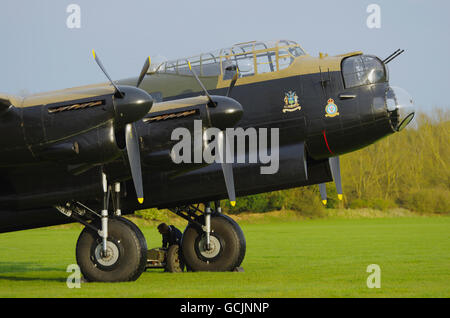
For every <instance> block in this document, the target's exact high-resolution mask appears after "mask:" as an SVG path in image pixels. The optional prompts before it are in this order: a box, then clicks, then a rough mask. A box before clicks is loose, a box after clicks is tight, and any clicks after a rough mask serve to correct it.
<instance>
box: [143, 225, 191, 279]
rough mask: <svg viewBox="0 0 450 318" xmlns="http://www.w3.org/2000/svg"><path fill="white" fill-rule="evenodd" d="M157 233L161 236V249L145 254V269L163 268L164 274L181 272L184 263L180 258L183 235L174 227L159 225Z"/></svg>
mask: <svg viewBox="0 0 450 318" xmlns="http://www.w3.org/2000/svg"><path fill="white" fill-rule="evenodd" d="M158 231H159V233H160V234H161V235H162V247H161V248H154V249H151V250H149V251H148V252H147V268H164V270H165V271H166V272H182V271H183V270H184V263H183V261H182V259H181V257H180V255H181V253H180V243H181V237H182V236H183V234H182V233H181V231H180V230H179V229H177V228H176V227H175V226H174V225H167V224H166V223H161V224H160V225H158Z"/></svg>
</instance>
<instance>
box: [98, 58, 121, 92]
mask: <svg viewBox="0 0 450 318" xmlns="http://www.w3.org/2000/svg"><path fill="white" fill-rule="evenodd" d="M92 55H93V56H94V60H95V62H97V65H98V66H99V67H100V69H101V70H102V72H103V74H105V76H106V77H107V78H108V80H109V82H110V83H111V84H112V86H114V89H115V90H116V95H117V96H119V97H120V98H123V97H124V94H123V93H122V92H121V91H120V90H119V87H117V85H116V84H115V83H114V82H113V80H112V79H111V77H110V76H109V74H108V72H107V71H106V69H105V67H104V66H103V63H102V61H100V58H99V57H98V55H97V54H96V53H95V50H92Z"/></svg>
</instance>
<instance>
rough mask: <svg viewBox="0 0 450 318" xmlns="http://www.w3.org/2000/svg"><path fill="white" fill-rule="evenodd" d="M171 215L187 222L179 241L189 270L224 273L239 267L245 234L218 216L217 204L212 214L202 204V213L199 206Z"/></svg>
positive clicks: (233, 223)
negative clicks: (182, 218) (180, 217)
mask: <svg viewBox="0 0 450 318" xmlns="http://www.w3.org/2000/svg"><path fill="white" fill-rule="evenodd" d="M172 211H173V212H175V213H176V214H178V215H180V216H182V217H184V218H185V219H188V220H189V221H190V222H189V224H188V226H187V227H186V229H185V231H184V233H183V238H182V241H181V252H182V255H183V260H184V262H185V264H186V267H187V268H188V270H191V271H217V272H224V271H233V270H234V269H235V268H237V267H239V266H240V265H241V263H242V261H243V259H244V256H245V249H246V242H245V237H244V234H243V232H242V230H241V228H240V227H239V225H238V224H237V223H236V222H235V221H234V220H233V219H231V218H230V217H228V216H226V215H223V214H221V208H220V205H219V204H218V202H216V204H215V209H214V210H212V207H211V204H210V203H205V210H204V211H201V210H200V209H199V208H198V206H197V207H192V206H190V207H184V208H177V209H174V210H172Z"/></svg>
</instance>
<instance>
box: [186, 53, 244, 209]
mask: <svg viewBox="0 0 450 318" xmlns="http://www.w3.org/2000/svg"><path fill="white" fill-rule="evenodd" d="M187 63H188V66H189V70H190V71H191V73H192V75H193V76H194V78H195V79H196V80H197V82H198V84H199V85H200V87H201V88H202V90H203V91H204V92H205V95H206V96H207V97H208V100H209V102H208V107H216V106H217V103H216V102H215V101H214V100H213V98H212V97H211V95H210V94H209V92H208V90H207V89H206V88H205V86H204V85H203V83H202V81H200V79H199V78H198V76H197V74H196V73H195V71H194V70H193V69H192V66H191V63H190V62H189V61H187ZM237 79H238V72H236V74H235V75H234V76H233V79H232V80H231V83H230V86H229V87H228V91H227V94H226V97H229V95H230V94H231V91H232V89H233V87H234V86H235V84H236V81H237ZM222 98H223V97H222ZM225 137H226V132H225V131H223V130H221V131H220V133H219V136H218V139H219V140H218V146H219V156H220V162H221V167H222V172H223V176H224V179H225V186H226V188H227V193H228V199H229V200H230V204H231V206H235V205H236V191H235V186H234V176H233V165H232V163H230V162H226V158H229V157H230V155H229V154H231V149H230V148H229V144H228V143H226V142H225V139H226V138H225Z"/></svg>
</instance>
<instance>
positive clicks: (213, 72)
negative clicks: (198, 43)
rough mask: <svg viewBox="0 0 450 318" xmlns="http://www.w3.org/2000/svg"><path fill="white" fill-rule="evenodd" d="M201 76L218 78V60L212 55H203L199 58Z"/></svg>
mask: <svg viewBox="0 0 450 318" xmlns="http://www.w3.org/2000/svg"><path fill="white" fill-rule="evenodd" d="M200 59H201V75H202V76H219V75H220V63H219V59H218V58H217V57H215V56H214V55H213V54H211V53H208V54H203V55H202V56H201V58H200Z"/></svg>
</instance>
